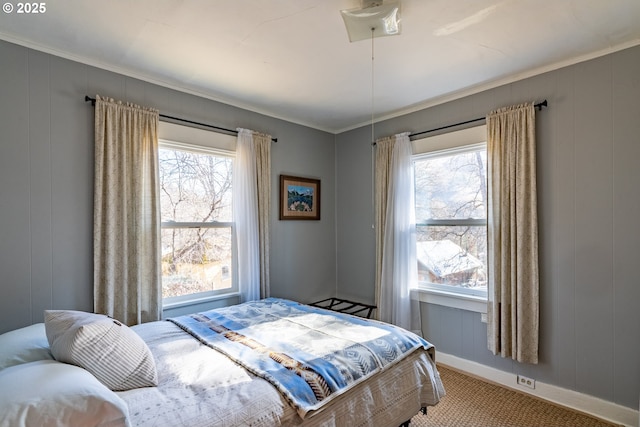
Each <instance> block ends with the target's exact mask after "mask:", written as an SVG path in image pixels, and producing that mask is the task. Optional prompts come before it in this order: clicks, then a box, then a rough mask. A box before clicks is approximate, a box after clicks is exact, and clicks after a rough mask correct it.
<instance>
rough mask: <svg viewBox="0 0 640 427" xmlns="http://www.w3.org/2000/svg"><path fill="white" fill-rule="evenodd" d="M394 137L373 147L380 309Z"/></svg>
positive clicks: (378, 301) (377, 280)
mask: <svg viewBox="0 0 640 427" xmlns="http://www.w3.org/2000/svg"><path fill="white" fill-rule="evenodd" d="M395 139H396V138H395V136H389V137H386V138H381V139H378V140H377V141H376V147H375V183H374V185H375V187H374V193H375V197H374V200H375V204H374V205H375V208H374V214H375V218H374V221H375V233H376V283H375V286H376V288H375V298H376V300H375V302H376V307H380V299H381V296H382V291H381V283H382V257H383V253H384V245H383V242H384V224H386V222H387V199H388V194H389V176H390V174H391V158H392V155H393V146H394V144H395ZM375 317H376V319H378V320H380V309H379V308H378V309H377V310H376V311H375Z"/></svg>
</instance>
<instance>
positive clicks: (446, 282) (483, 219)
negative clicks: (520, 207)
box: [414, 126, 487, 298]
mask: <svg viewBox="0 0 640 427" xmlns="http://www.w3.org/2000/svg"><path fill="white" fill-rule="evenodd" d="M474 129H475V128H474ZM482 129H485V127H484V126H482ZM461 132H462V133H459V134H458V133H457V132H454V133H452V134H449V135H448V142H445V143H441V142H442V141H441V142H440V143H439V142H437V141H425V140H421V142H420V143H419V144H418V146H419V147H422V148H423V149H422V150H421V151H422V152H421V153H419V154H416V155H415V156H414V168H415V169H414V176H415V191H416V194H415V203H416V256H417V259H418V279H419V282H420V286H421V287H423V288H426V289H431V290H436V291H442V292H446V293H453V294H459V295H466V296H476V297H484V298H486V296H487V208H486V206H487V150H486V143H484V142H483V141H481V142H478V138H481V140H484V139H485V136H484V132H479V131H477V130H474V132H475V133H473V132H472V133H473V135H474V136H473V137H470V136H469V135H471V133H470V131H469V130H467V132H466V133H465V132H464V131H461ZM456 134H457V135H456ZM435 138H437V137H435ZM469 140H471V141H474V142H472V143H469ZM419 147H418V148H419ZM427 147H429V148H431V150H429V148H427ZM415 149H416V144H414V152H415V151H419V150H415Z"/></svg>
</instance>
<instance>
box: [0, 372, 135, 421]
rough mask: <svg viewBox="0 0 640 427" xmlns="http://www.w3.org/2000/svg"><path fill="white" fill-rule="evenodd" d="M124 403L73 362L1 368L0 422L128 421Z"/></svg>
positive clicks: (127, 410) (127, 412) (127, 411)
mask: <svg viewBox="0 0 640 427" xmlns="http://www.w3.org/2000/svg"><path fill="white" fill-rule="evenodd" d="M128 416H129V409H128V407H127V404H126V403H125V402H124V401H123V400H122V399H121V398H120V396H118V395H116V394H115V393H114V392H112V391H111V390H109V389H108V388H106V387H105V386H104V385H102V384H101V383H100V382H99V381H98V380H97V379H96V378H95V377H94V376H93V375H91V374H90V373H89V372H87V371H85V370H84V369H82V368H79V367H77V366H73V365H68V364H65V363H60V362H56V361H55V360H41V361H38V362H31V363H23V364H21V365H17V366H12V367H10V368H7V369H4V370H2V371H0V426H3V427H4V426H11V427H14V426H15V427H23V426H25V427H26V426H47V427H63V426H64V427H72V426H78V427H93V426H100V427H107V426H108V427H120V426H129V425H130V424H129V420H128Z"/></svg>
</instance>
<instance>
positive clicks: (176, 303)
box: [162, 292, 240, 310]
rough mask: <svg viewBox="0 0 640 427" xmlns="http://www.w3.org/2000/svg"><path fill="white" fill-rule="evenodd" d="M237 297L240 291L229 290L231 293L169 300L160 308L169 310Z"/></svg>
mask: <svg viewBox="0 0 640 427" xmlns="http://www.w3.org/2000/svg"><path fill="white" fill-rule="evenodd" d="M239 297H240V292H231V293H228V294H219V295H208V296H205V297H200V298H193V299H186V300H182V301H174V302H169V303H165V302H163V304H162V309H163V310H170V309H174V308H181V307H188V306H191V305H198V304H204V303H207V302H212V301H219V300H224V299H230V298H239Z"/></svg>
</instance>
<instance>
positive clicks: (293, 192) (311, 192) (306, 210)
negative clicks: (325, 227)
mask: <svg viewBox="0 0 640 427" xmlns="http://www.w3.org/2000/svg"><path fill="white" fill-rule="evenodd" d="M280 219H310V220H319V219H320V180H319V179H311V178H301V177H297V176H289V175H280Z"/></svg>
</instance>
